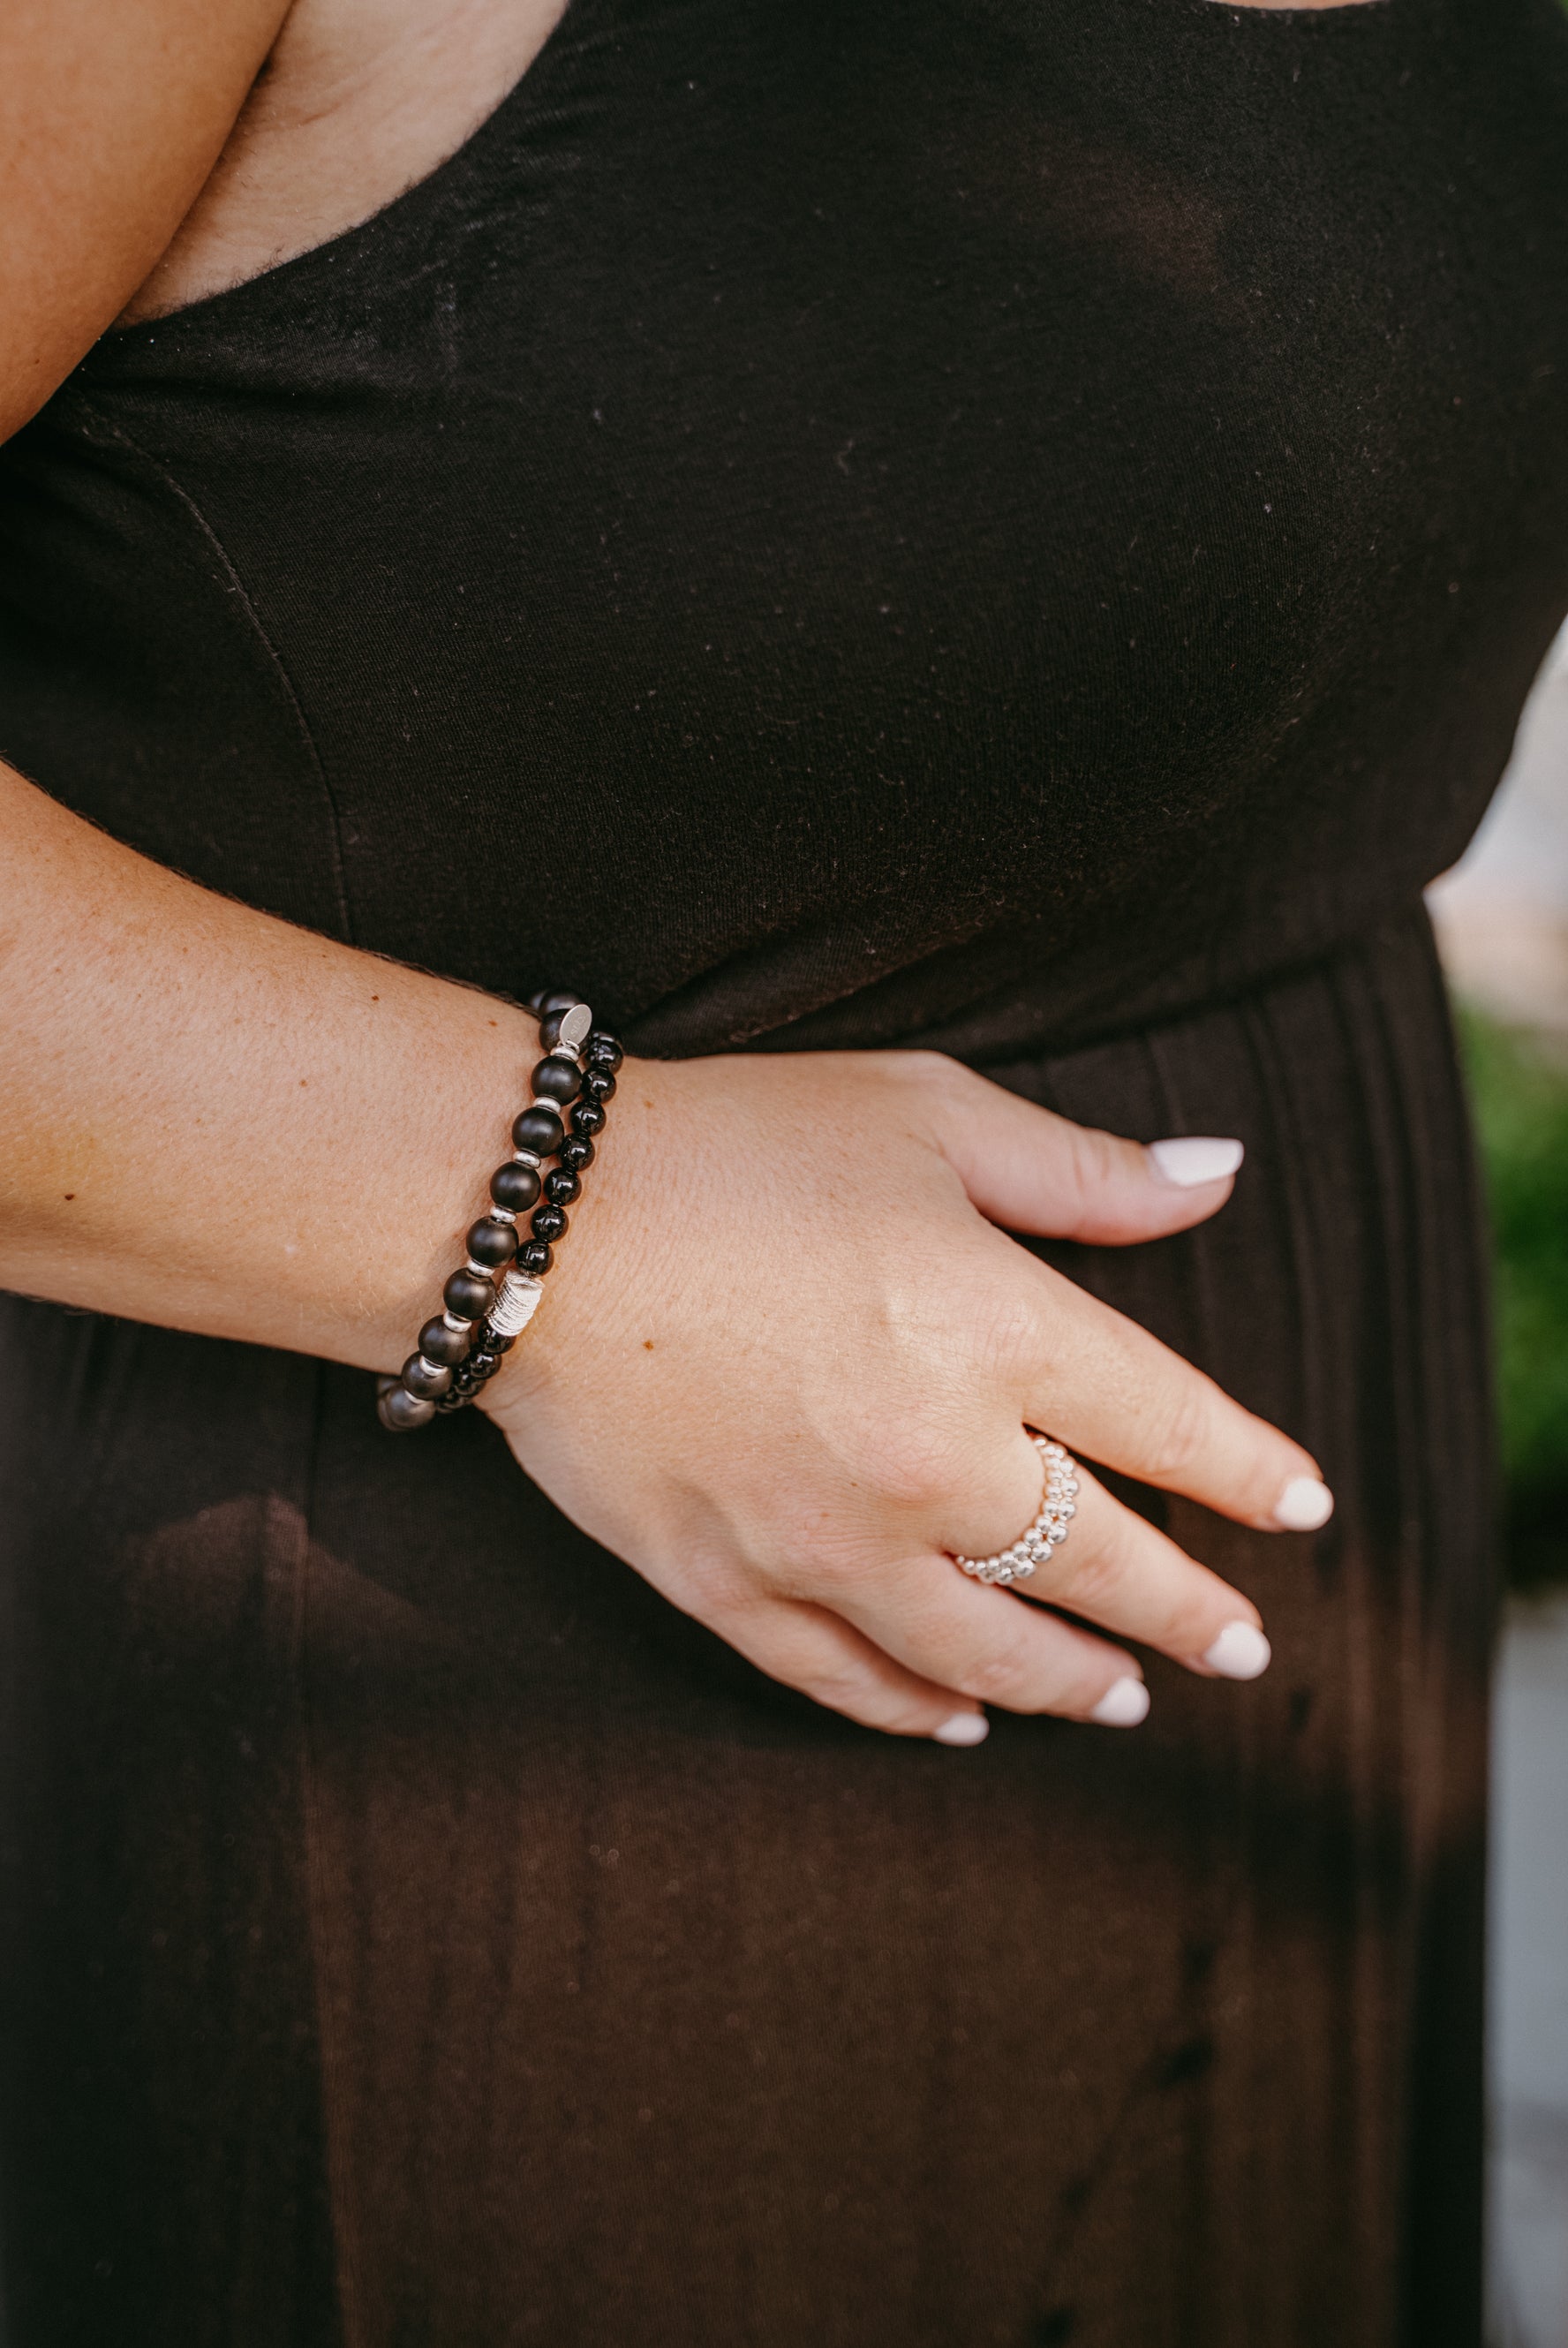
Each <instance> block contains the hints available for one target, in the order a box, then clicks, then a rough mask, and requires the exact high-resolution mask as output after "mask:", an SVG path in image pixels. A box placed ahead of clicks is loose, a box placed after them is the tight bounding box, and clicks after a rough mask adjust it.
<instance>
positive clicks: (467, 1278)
mask: <svg viewBox="0 0 1568 2348" xmlns="http://www.w3.org/2000/svg"><path fill="white" fill-rule="evenodd" d="M441 1293H442V1295H443V1296H444V1297H445V1298H446V1310H447V1312H448V1313H456V1315H457V1318H458V1320H459V1321H477V1319H478V1318H479V1316H480V1314H481V1313H487V1312H488V1311H489V1309H490V1307H491V1305H492V1304H494V1303H495V1301H496V1288H495V1282H493V1281H489V1280H487V1279H486V1278H485V1276H484V1274H483V1273H482V1272H466V1271H463V1270H461V1269H459V1270H458V1271H456V1272H454V1273H453V1274H452V1277H451V1279H450V1280H449V1281H448V1282H446V1287H445V1288H444V1289H443V1290H442V1292H441Z"/></svg>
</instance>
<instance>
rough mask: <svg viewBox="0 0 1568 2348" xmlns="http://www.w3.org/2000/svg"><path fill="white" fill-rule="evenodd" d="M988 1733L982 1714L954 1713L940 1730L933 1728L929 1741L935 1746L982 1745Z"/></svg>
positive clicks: (989, 1728)
mask: <svg viewBox="0 0 1568 2348" xmlns="http://www.w3.org/2000/svg"><path fill="white" fill-rule="evenodd" d="M990 1733H991V1725H990V1722H989V1720H988V1719H987V1718H986V1715H985V1714H984V1713H983V1712H956V1713H954V1715H953V1716H952V1718H951V1720H945V1721H944V1722H943V1723H942V1725H941V1726H940V1728H933V1730H932V1731H931V1739H932V1742H933V1744H937V1745H983V1744H984V1743H985V1741H986V1739H987V1737H988V1736H989V1735H990Z"/></svg>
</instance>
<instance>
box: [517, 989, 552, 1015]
mask: <svg viewBox="0 0 1568 2348" xmlns="http://www.w3.org/2000/svg"><path fill="white" fill-rule="evenodd" d="M548 993H549V988H548V986H536V987H535V989H534V991H533V993H532V994H530V995H529V997H528V1001H527V1003H526V1004H524V1005H523V1008H524V1010H525V1011H531V1012H532V1013H533V1014H534V1017H535V1018H536V1019H537V1018H538V1015H539V1013H540V1012H541V1011H542V1010H543V1009H544V1007H545V997H546V995H547V994H548Z"/></svg>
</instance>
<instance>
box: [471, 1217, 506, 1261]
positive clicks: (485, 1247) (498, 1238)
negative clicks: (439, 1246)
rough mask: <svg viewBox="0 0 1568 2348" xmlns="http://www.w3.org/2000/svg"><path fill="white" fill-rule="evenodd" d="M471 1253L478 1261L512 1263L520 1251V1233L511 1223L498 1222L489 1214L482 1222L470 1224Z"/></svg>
mask: <svg viewBox="0 0 1568 2348" xmlns="http://www.w3.org/2000/svg"><path fill="white" fill-rule="evenodd" d="M466 1245H467V1249H468V1252H469V1254H470V1255H471V1256H472V1257H473V1259H474V1261H475V1262H476V1263H487V1264H489V1265H490V1266H491V1267H492V1269H494V1267H495V1266H496V1265H497V1264H500V1263H510V1262H511V1260H512V1258H513V1257H514V1256H515V1255H516V1254H517V1251H518V1235H517V1232H516V1231H514V1230H513V1229H512V1226H511V1224H510V1223H503V1222H498V1221H497V1219H496V1217H495V1216H494V1215H487V1216H486V1217H485V1218H484V1220H482V1221H481V1222H477V1223H473V1224H470V1226H469V1230H468V1238H467V1241H466Z"/></svg>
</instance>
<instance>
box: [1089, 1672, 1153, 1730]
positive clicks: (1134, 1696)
mask: <svg viewBox="0 0 1568 2348" xmlns="http://www.w3.org/2000/svg"><path fill="white" fill-rule="evenodd" d="M1148 1716H1149V1691H1148V1689H1147V1688H1146V1687H1145V1686H1144V1685H1143V1681H1142V1680H1134V1679H1124V1680H1112V1683H1111V1685H1110V1686H1109V1687H1108V1688H1107V1689H1106V1691H1105V1693H1104V1694H1103V1695H1102V1697H1101V1699H1100V1701H1099V1703H1098V1704H1096V1705H1095V1707H1094V1709H1093V1711H1092V1712H1091V1714H1090V1715H1089V1717H1090V1719H1091V1720H1097V1721H1098V1722H1099V1723H1100V1725H1101V1727H1102V1728H1136V1727H1137V1725H1138V1723H1139V1722H1140V1721H1141V1720H1146V1719H1147V1718H1148Z"/></svg>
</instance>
